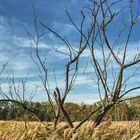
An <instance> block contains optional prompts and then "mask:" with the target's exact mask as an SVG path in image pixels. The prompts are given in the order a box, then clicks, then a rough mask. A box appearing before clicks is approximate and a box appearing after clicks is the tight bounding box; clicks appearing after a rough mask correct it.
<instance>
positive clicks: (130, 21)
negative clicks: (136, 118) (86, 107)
mask: <svg viewBox="0 0 140 140" xmlns="http://www.w3.org/2000/svg"><path fill="white" fill-rule="evenodd" d="M123 2H124V1H123V0H118V1H113V2H112V3H111V2H110V1H108V0H104V1H103V0H99V1H96V2H95V1H93V4H94V5H95V8H96V7H99V5H100V19H99V18H97V17H96V16H95V14H94V10H92V9H91V8H90V9H91V13H92V15H91V16H92V18H93V21H96V27H95V28H94V30H93V32H92V34H93V35H92V38H91V42H89V43H88V47H89V50H90V53H91V63H92V65H93V70H94V72H95V75H96V79H97V80H95V81H96V83H97V88H98V93H99V97H100V101H101V104H102V108H101V111H100V113H99V114H98V115H97V118H96V119H95V122H94V126H97V125H99V124H100V122H101V121H102V120H103V118H104V116H105V114H106V113H107V112H108V110H109V109H110V108H111V107H112V106H114V104H117V103H119V102H121V101H122V100H123V98H124V96H125V95H127V94H128V93H130V92H132V91H135V90H137V89H140V85H136V86H134V85H133V87H131V88H129V87H128V83H129V80H130V79H132V78H134V77H135V76H139V72H138V71H139V62H140V52H139V50H137V51H136V54H133V56H134V57H133V58H132V60H128V59H127V57H128V54H127V53H128V51H130V50H132V49H133V48H130V47H129V45H130V39H131V35H132V33H134V31H133V28H134V26H135V24H137V22H138V17H139V11H137V12H134V6H135V8H136V3H135V5H134V2H133V1H132V0H129V1H127V2H126V3H125V4H126V5H124V3H123ZM135 2H136V1H135ZM117 4H119V5H120V4H121V6H120V7H119V8H118V10H115V11H113V7H114V6H117ZM95 8H94V9H95ZM125 10H126V11H127V15H126V17H128V18H127V21H126V22H125V23H122V25H119V26H116V28H117V31H116V30H114V31H113V29H112V26H113V24H114V23H115V20H116V18H120V17H119V16H120V15H121V14H122V13H124V11H125ZM128 15H129V16H128ZM123 16H124V15H123ZM120 22H121V21H120ZM114 29H115V28H114ZM109 30H110V31H109ZM126 30H127V33H125V36H123V33H124V32H126ZM108 32H112V36H115V37H114V38H115V39H114V40H113V41H111V40H110V37H109V35H108ZM114 32H115V33H114ZM116 32H117V33H116ZM121 37H123V38H124V39H123V43H122V44H121ZM112 42H113V43H112ZM135 49H137V48H135ZM97 51H98V52H97ZM99 52H100V54H101V56H100V59H99V58H97V53H99ZM129 55H130V54H129ZM114 67H115V68H114ZM133 67H134V70H132V71H133V73H131V74H127V75H126V74H125V73H126V72H127V70H129V69H133ZM110 80H111V81H112V82H111V83H110ZM134 98H135V97H134Z"/></svg>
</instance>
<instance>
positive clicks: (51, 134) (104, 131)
mask: <svg viewBox="0 0 140 140" xmlns="http://www.w3.org/2000/svg"><path fill="white" fill-rule="evenodd" d="M75 124H76V123H75ZM50 128H51V130H46V129H45V128H44V127H43V126H42V124H40V123H39V122H26V123H25V122H17V121H0V140H130V139H131V138H132V137H134V136H136V135H137V134H138V133H139V130H140V126H139V122H136V121H133V122H128V121H124V122H103V123H102V124H101V125H100V126H99V127H97V128H94V129H93V127H92V122H90V121H89V122H87V123H85V124H84V125H82V126H81V127H80V128H79V129H78V130H77V132H76V133H75V134H74V135H73V133H72V131H71V130H69V129H68V128H67V125H66V124H65V123H63V122H62V123H60V124H59V125H58V127H57V129H56V130H53V128H52V126H51V124H50ZM72 135H73V136H72ZM71 137H73V138H71ZM136 140H139V138H137V139H136Z"/></svg>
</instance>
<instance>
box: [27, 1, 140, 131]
mask: <svg viewBox="0 0 140 140" xmlns="http://www.w3.org/2000/svg"><path fill="white" fill-rule="evenodd" d="M89 3H90V4H89V5H87V7H86V8H87V9H88V11H89V12H88V15H86V16H89V17H90V20H89V22H90V23H89V27H88V30H87V33H85V32H83V28H84V22H85V19H86V16H85V14H84V13H83V12H81V15H82V20H81V24H80V26H77V25H76V24H75V22H74V20H73V19H72V17H71V16H70V14H69V13H68V11H66V14H67V16H68V18H69V20H70V22H71V24H72V25H73V26H74V27H75V28H76V29H77V31H78V32H79V35H80V40H79V44H80V45H79V46H80V47H79V48H78V49H76V50H75V48H74V47H72V45H71V44H70V42H69V41H68V40H66V39H65V38H64V37H62V36H61V35H60V34H59V33H57V32H55V31H54V30H53V29H51V28H49V27H48V26H47V25H46V24H44V23H42V22H41V21H38V20H37V17H36V15H34V17H35V20H34V23H35V30H36V39H35V38H33V37H32V36H31V35H30V37H31V39H32V41H33V43H32V44H33V46H34V48H35V53H36V56H37V60H38V61H37V60H35V59H34V61H35V63H36V64H37V66H38V68H39V71H40V78H41V80H42V83H43V86H44V90H45V91H46V93H47V96H48V100H49V102H50V104H51V105H52V109H53V111H54V114H55V119H54V126H56V124H57V121H58V119H59V115H60V112H62V114H63V116H64V118H65V120H66V122H67V124H68V126H69V127H70V128H73V127H74V126H73V124H72V121H71V119H70V117H69V115H68V114H67V111H66V110H65V108H64V102H65V100H66V97H67V95H68V94H69V92H70V90H71V89H72V87H73V85H74V82H75V80H76V78H77V75H78V67H79V65H78V62H79V59H80V55H81V54H82V53H83V52H84V50H85V49H89V51H90V54H91V64H92V66H93V72H94V74H95V75H94V76H95V77H94V81H95V82H96V84H97V89H98V93H99V97H100V102H101V105H99V106H98V107H97V109H96V110H94V111H93V112H91V113H90V114H89V115H87V116H86V117H85V119H84V120H82V121H81V122H80V123H79V124H78V125H77V126H76V127H75V130H76V129H77V128H79V127H80V126H81V125H82V124H83V123H84V122H85V121H87V120H88V119H89V118H90V117H91V116H92V115H93V114H95V113H97V112H99V114H98V115H97V118H96V120H95V122H94V126H97V125H99V124H100V122H101V121H102V119H103V118H104V116H105V114H106V113H107V112H108V110H109V109H110V108H111V107H112V106H113V105H114V104H117V103H119V102H122V101H123V100H126V99H124V98H123V97H124V96H125V95H126V94H128V93H129V92H131V91H134V90H137V89H139V88H140V86H134V87H132V88H130V89H127V83H128V82H129V80H130V79H131V78H133V77H134V76H136V75H138V73H137V72H138V70H139V67H137V68H136V69H135V70H134V72H133V73H132V74H131V75H128V76H124V75H125V74H124V72H125V71H126V70H127V69H130V68H131V67H133V66H136V65H137V64H138V63H139V62H140V59H139V56H140V55H139V51H137V52H136V54H135V55H134V58H133V60H131V61H130V62H127V51H128V48H129V41H130V38H131V34H132V31H133V27H134V25H135V24H136V22H137V21H138V18H139V9H138V10H137V12H134V7H133V6H134V5H133V4H134V2H133V1H132V0H128V1H127V2H126V3H125V4H126V5H123V4H124V0H116V1H109V0H98V1H94V0H93V1H89ZM120 5H121V6H120ZM135 5H136V4H135ZM115 6H116V7H117V6H120V7H118V9H117V10H114V7H115ZM123 11H127V12H128V13H129V19H128V20H127V22H126V23H123V24H122V25H121V26H119V29H118V30H117V31H116V30H115V33H114V36H115V39H114V42H113V43H112V42H111V43H110V40H109V36H108V32H110V31H108V30H109V28H111V27H112V26H113V24H114V23H115V22H116V19H117V18H118V17H119V16H120V15H121V14H122V13H123ZM34 13H35V11H34ZM119 18H120V17H119ZM38 24H40V25H41V26H42V27H43V28H44V29H47V30H48V31H50V32H51V33H53V34H54V35H55V36H56V37H57V38H59V39H60V40H61V41H62V42H63V43H64V45H65V47H66V48H67V50H68V51H67V52H68V53H67V52H62V51H59V50H57V48H55V47H53V48H52V49H54V50H55V51H56V52H57V53H61V54H63V55H66V56H68V57H69V59H68V61H67V63H66V68H65V86H64V87H65V88H64V91H62V92H60V87H59V86H58V85H57V82H56V88H55V89H54V90H53V93H52V92H51V91H50V89H49V81H48V67H47V64H46V63H47V62H46V61H44V60H42V59H41V56H40V54H39V42H40V39H41V37H42V36H44V35H45V33H44V32H40V31H39V29H38ZM126 30H127V34H125V37H124V38H125V41H124V42H123V43H122V44H121V37H122V35H123V33H124V32H126ZM99 52H100V54H101V56H100V59H98V57H97V55H98V54H97V53H99ZM114 67H115V68H114ZM54 75H55V74H54ZM55 80H56V81H57V79H55ZM109 80H111V81H112V83H111V84H112V85H111V86H110V81H109ZM134 98H136V97H134Z"/></svg>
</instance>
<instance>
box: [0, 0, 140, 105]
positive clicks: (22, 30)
mask: <svg viewBox="0 0 140 140" xmlns="http://www.w3.org/2000/svg"><path fill="white" fill-rule="evenodd" d="M0 3H1V4H0V61H1V62H3V63H5V62H8V65H7V67H6V71H7V72H9V73H10V74H12V73H13V74H14V75H15V79H16V81H17V82H18V81H21V80H23V79H24V78H25V77H26V75H27V74H28V82H27V92H26V93H27V94H29V93H31V91H32V90H33V89H34V86H35V85H41V81H40V80H39V78H38V75H39V73H38V70H37V67H36V65H35V64H34V62H33V60H32V59H31V47H30V46H31V44H30V41H29V37H28V35H27V31H29V32H30V33H31V34H32V35H34V32H35V30H34V25H33V10H32V5H31V1H30V0H24V1H23V0H0ZM34 4H35V9H36V14H37V16H38V19H39V20H40V21H42V22H43V23H45V24H47V25H48V26H49V27H50V28H52V29H54V30H55V31H56V32H59V33H60V34H61V35H62V36H64V37H65V38H67V39H68V40H69V41H70V42H71V44H72V45H73V46H74V47H75V48H77V47H78V45H79V42H78V39H79V36H78V33H77V32H76V29H75V28H74V27H73V26H72V25H71V23H70V21H69V19H68V17H67V16H66V13H65V9H67V10H68V11H69V13H70V15H71V17H72V18H73V19H74V21H75V22H76V24H77V25H78V24H79V23H80V20H81V16H80V11H81V10H84V11H85V12H86V13H87V10H86V9H85V5H87V3H86V2H85V1H78V0H70V1H69V0H59V1H57V0H40V1H38V0H36V1H34ZM121 6H122V5H121ZM117 9H118V7H114V9H113V10H114V11H117ZM134 9H135V5H134ZM124 13H126V11H125V12H124ZM126 15H127V14H126ZM127 18H128V17H127V16H125V17H123V16H122V15H121V16H120V18H118V19H116V20H115V26H119V24H120V22H123V19H124V20H125V19H127ZM89 21H90V19H88V17H87V19H86V23H87V25H88V23H89ZM87 25H85V29H86V26H87ZM139 27H140V23H139V22H138V23H137V24H136V25H135V27H134V29H136V30H135V33H134V34H133V35H132V39H131V40H130V42H129V44H130V50H129V52H128V59H129V60H131V59H132V55H131V54H132V53H133V54H135V53H136V46H138V45H139V43H140V41H139V36H140V31H139V30H137V29H138V28H139ZM113 29H114V32H115V30H116V27H113ZM114 32H112V31H111V30H110V29H109V32H108V36H109V38H110V41H113V39H114V36H115V33H114ZM112 34H113V35H114V36H113V35H112ZM125 35H126V33H124V34H123V37H124V38H123V37H122V42H123V40H124V39H125ZM51 46H54V47H56V48H59V49H60V50H62V51H66V49H65V46H64V45H62V44H61V42H60V41H59V40H57V39H56V37H55V36H54V35H53V34H52V33H50V32H47V36H45V38H44V40H42V42H41V44H40V47H41V52H43V53H42V56H45V53H46V52H47V51H48V50H49V52H48V55H47V62H48V65H52V66H51V70H50V72H49V74H50V77H49V78H50V86H51V88H52V89H53V88H54V86H55V80H54V76H53V74H52V69H54V68H55V69H56V77H57V79H58V85H59V86H60V87H61V89H62V90H63V85H64V68H65V63H66V60H67V58H66V56H64V55H62V54H57V53H56V52H55V51H53V50H51V49H50V48H51ZM97 57H98V59H100V52H97ZM80 62H81V63H80V66H81V67H80V70H79V76H78V78H77V81H76V83H75V86H74V88H73V90H72V91H71V93H70V95H69V96H68V99H67V101H73V102H78V103H81V102H85V103H93V102H95V101H96V100H98V99H99V97H98V94H97V87H96V86H95V84H94V83H93V80H92V79H93V78H94V73H93V70H92V67H91V66H90V65H89V66H88V69H87V75H85V74H83V71H84V68H85V66H86V64H87V62H89V53H88V50H86V51H85V53H84V54H83V55H82V57H81V61H80ZM128 73H129V72H128ZM126 74H127V73H126ZM6 75H7V73H6V72H5V73H4V74H3V75H2V85H3V87H4V88H6V87H7V85H8V84H7V81H6V80H4V79H5V77H6ZM135 82H136V83H137V84H139V79H138V77H137V78H135V79H134V81H133V83H135ZM110 84H111V82H110ZM130 86H131V85H130ZM46 99H47V98H46V95H45V93H43V91H42V90H41V89H40V90H38V93H37V95H36V96H35V98H34V100H38V101H43V100H46Z"/></svg>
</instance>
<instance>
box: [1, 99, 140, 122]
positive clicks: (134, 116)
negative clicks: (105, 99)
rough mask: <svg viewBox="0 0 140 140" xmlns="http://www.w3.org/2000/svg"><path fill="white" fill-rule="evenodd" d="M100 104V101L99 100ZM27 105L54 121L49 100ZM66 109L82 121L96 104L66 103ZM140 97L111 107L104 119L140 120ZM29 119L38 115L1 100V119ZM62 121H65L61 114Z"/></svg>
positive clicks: (41, 115) (75, 118)
mask: <svg viewBox="0 0 140 140" xmlns="http://www.w3.org/2000/svg"><path fill="white" fill-rule="evenodd" d="M98 104H99V102H98ZM25 105H26V106H28V107H30V108H31V109H32V110H33V111H34V113H35V114H36V115H37V116H38V118H39V119H40V120H41V121H49V122H51V121H53V119H54V113H53V110H52V108H51V105H50V104H49V103H48V102H25ZM64 107H65V109H66V110H67V112H68V114H69V116H70V118H71V119H72V121H73V122H74V121H81V120H82V119H84V118H85V117H86V116H87V115H88V114H90V112H91V111H93V110H95V109H96V104H93V105H86V104H83V103H82V104H80V105H79V104H75V103H65V104H64ZM139 108H140V98H137V99H134V100H130V101H126V102H123V103H120V104H117V105H115V106H113V107H112V108H111V110H110V111H109V112H108V113H107V114H106V116H105V118H104V120H107V119H110V120H112V121H124V120H125V121H126V120H138V119H140V109H139ZM95 118H96V114H94V115H93V116H92V117H91V120H95ZM23 119H26V120H29V121H36V117H35V116H34V115H33V114H32V113H30V112H28V111H27V110H24V108H22V106H19V105H17V104H14V103H8V102H0V120H19V121H20V120H23ZM60 121H64V118H63V116H62V115H61V117H60Z"/></svg>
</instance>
